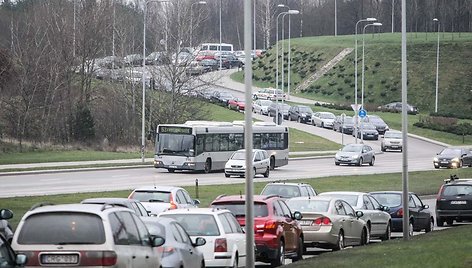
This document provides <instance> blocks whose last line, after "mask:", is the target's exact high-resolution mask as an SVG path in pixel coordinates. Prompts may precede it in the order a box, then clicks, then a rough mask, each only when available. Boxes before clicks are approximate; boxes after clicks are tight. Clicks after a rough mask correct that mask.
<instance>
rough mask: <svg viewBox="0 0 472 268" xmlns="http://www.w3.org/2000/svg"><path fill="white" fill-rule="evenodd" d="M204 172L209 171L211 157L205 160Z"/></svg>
mask: <svg viewBox="0 0 472 268" xmlns="http://www.w3.org/2000/svg"><path fill="white" fill-rule="evenodd" d="M204 171H205V173H210V172H211V159H210V158H207V160H206V161H205V167H204Z"/></svg>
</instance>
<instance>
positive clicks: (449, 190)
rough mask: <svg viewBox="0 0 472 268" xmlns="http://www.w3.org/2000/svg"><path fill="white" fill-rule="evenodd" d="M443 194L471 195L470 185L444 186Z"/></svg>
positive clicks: (471, 186)
mask: <svg viewBox="0 0 472 268" xmlns="http://www.w3.org/2000/svg"><path fill="white" fill-rule="evenodd" d="M442 195H443V196H460V195H472V185H449V186H446V187H444V191H443V193H442Z"/></svg>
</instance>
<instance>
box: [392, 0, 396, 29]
mask: <svg viewBox="0 0 472 268" xmlns="http://www.w3.org/2000/svg"><path fill="white" fill-rule="evenodd" d="M394 31H395V0H392V33H393V32H394Z"/></svg>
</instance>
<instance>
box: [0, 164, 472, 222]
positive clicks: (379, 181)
mask: <svg viewBox="0 0 472 268" xmlns="http://www.w3.org/2000/svg"><path fill="white" fill-rule="evenodd" d="M451 174H457V175H458V176H459V177H460V178H472V168H462V169H456V170H444V169H441V170H434V171H420V172H411V173H409V190H410V191H413V192H416V193H417V194H419V195H430V194H436V193H437V191H438V189H439V187H440V186H441V184H442V183H443V180H444V179H445V178H447V177H449V175H451ZM291 182H292V181H291ZM293 182H305V183H309V184H311V185H312V186H313V188H314V189H315V190H316V191H317V192H327V191H363V192H369V191H377V190H401V189H402V175H401V173H390V174H374V175H358V176H333V177H324V178H314V179H301V180H293ZM265 184H266V183H265V182H257V180H256V182H255V183H254V193H256V194H257V193H260V192H261V191H262V188H263V187H264V185H265ZM184 188H185V189H187V191H188V192H189V193H190V195H191V196H192V197H196V196H197V194H196V187H195V186H186V187H184ZM131 190H132V189H130V190H127V191H113V192H100V193H75V194H62V195H48V196H28V197H13V198H0V204H1V207H2V208H9V209H11V210H12V211H13V212H14V214H15V216H14V218H13V219H12V220H11V223H12V225H13V226H16V225H17V224H18V222H19V220H20V218H21V216H22V215H23V214H24V213H25V212H26V211H27V210H29V209H30V208H31V206H33V205H34V204H37V203H40V202H51V203H54V204H66V203H77V202H80V201H81V200H83V199H85V198H92V197H128V195H129V193H130V192H131ZM244 192H245V185H244V184H242V183H240V184H233V185H231V187H228V185H201V186H199V188H198V199H200V201H201V207H207V206H208V205H209V204H210V203H211V201H212V200H214V199H215V198H216V197H217V196H218V195H220V194H227V195H232V194H240V193H244Z"/></svg>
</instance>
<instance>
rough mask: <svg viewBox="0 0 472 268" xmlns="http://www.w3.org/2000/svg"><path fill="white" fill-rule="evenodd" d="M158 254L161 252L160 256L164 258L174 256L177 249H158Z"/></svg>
mask: <svg viewBox="0 0 472 268" xmlns="http://www.w3.org/2000/svg"><path fill="white" fill-rule="evenodd" d="M157 252H159V255H160V256H161V258H162V257H165V256H169V255H172V254H173V253H174V252H175V249H174V248H173V247H158V248H157Z"/></svg>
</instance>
